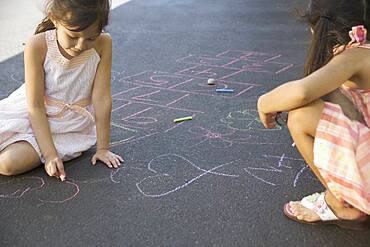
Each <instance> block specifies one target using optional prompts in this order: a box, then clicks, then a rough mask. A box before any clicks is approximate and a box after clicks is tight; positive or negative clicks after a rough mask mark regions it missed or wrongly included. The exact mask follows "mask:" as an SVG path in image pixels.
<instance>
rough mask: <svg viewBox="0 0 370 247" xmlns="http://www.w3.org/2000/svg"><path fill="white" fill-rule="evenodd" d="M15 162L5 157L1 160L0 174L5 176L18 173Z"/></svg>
mask: <svg viewBox="0 0 370 247" xmlns="http://www.w3.org/2000/svg"><path fill="white" fill-rule="evenodd" d="M12 163H13V162H11V161H7V160H4V159H1V160H0V174H1V175H3V176H13V175H17V174H16V170H15V169H14V164H12Z"/></svg>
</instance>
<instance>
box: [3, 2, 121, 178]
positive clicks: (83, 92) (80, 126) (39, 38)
mask: <svg viewBox="0 0 370 247" xmlns="http://www.w3.org/2000/svg"><path fill="white" fill-rule="evenodd" d="M109 10H110V2H109V0H89V1H86V0H73V1H65V0H49V1H47V4H46V17H45V19H44V20H43V21H42V23H40V24H39V26H38V27H37V29H36V32H35V35H34V36H32V37H31V38H30V39H29V40H28V41H27V43H26V46H25V51H24V64H25V83H24V84H23V85H22V86H21V87H19V88H18V89H17V90H16V91H14V92H13V93H12V94H11V95H10V96H9V97H8V98H5V99H3V100H1V101H0V174H2V175H16V174H20V173H23V172H26V171H29V170H31V169H33V168H35V167H37V166H39V165H40V164H41V163H44V165H45V171H46V172H47V174H48V175H49V176H55V177H56V178H59V179H61V180H65V178H66V173H65V171H64V166H63V161H67V160H70V159H73V158H75V157H77V156H79V155H81V152H83V151H85V150H87V149H89V148H91V147H92V146H93V145H95V144H96V153H95V154H94V156H93V157H92V159H91V163H92V164H93V165H95V164H96V162H97V161H98V160H100V161H102V162H103V163H105V164H106V165H107V166H108V167H110V168H113V167H114V168H117V167H118V166H120V164H121V162H123V159H122V158H121V157H120V156H119V155H116V154H114V153H112V152H110V151H109V149H108V148H109V135H110V116H111V109H112V99H111V94H110V73H111V62H112V40H111V37H110V36H109V35H108V34H107V33H102V30H103V28H104V27H105V26H106V25H107V23H108V15H109Z"/></svg>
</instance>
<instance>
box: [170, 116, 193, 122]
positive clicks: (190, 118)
mask: <svg viewBox="0 0 370 247" xmlns="http://www.w3.org/2000/svg"><path fill="white" fill-rule="evenodd" d="M192 119H193V117H192V116H189V117H182V118H176V119H174V120H173V122H174V123H179V122H183V121H188V120H192Z"/></svg>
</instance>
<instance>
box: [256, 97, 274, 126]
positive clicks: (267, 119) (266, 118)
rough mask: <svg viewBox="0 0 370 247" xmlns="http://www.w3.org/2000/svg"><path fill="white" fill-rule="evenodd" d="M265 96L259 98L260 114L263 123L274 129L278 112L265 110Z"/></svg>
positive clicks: (258, 108) (258, 107)
mask: <svg viewBox="0 0 370 247" xmlns="http://www.w3.org/2000/svg"><path fill="white" fill-rule="evenodd" d="M263 96H264V95H262V96H261V97H259V98H258V102H257V110H258V115H259V116H260V120H261V123H262V124H263V126H265V128H267V129H273V128H275V127H276V117H277V116H278V113H277V112H270V113H266V112H264V111H263V110H262V109H263V102H262V101H263V99H262V98H263Z"/></svg>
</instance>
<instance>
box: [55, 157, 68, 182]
mask: <svg viewBox="0 0 370 247" xmlns="http://www.w3.org/2000/svg"><path fill="white" fill-rule="evenodd" d="M57 169H58V175H59V178H60V180H62V181H64V180H65V179H66V173H65V171H64V165H63V162H62V161H61V160H60V159H58V160H57Z"/></svg>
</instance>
